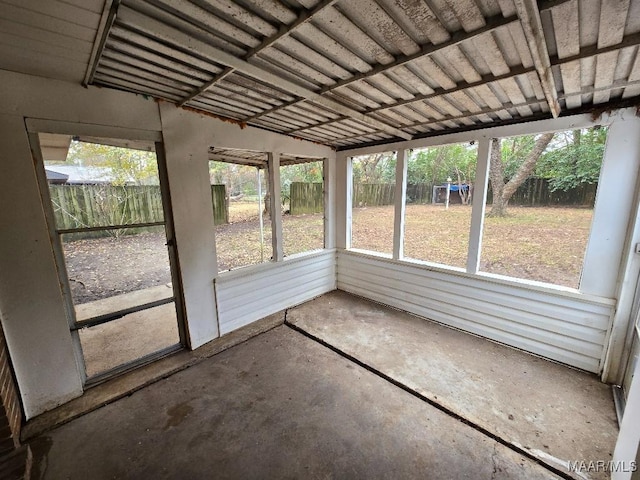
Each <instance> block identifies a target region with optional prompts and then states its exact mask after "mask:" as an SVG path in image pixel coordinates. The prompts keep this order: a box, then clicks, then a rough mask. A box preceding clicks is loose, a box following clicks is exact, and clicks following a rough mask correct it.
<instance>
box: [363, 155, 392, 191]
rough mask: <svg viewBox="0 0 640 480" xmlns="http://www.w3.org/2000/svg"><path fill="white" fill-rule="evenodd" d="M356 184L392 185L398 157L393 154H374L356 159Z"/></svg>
mask: <svg viewBox="0 0 640 480" xmlns="http://www.w3.org/2000/svg"><path fill="white" fill-rule="evenodd" d="M352 165H353V182H354V183H370V184H372V183H392V182H393V179H394V178H395V174H396V156H395V154H394V153H393V152H385V153H374V154H372V155H363V156H361V157H356V158H354V161H353V164H352Z"/></svg>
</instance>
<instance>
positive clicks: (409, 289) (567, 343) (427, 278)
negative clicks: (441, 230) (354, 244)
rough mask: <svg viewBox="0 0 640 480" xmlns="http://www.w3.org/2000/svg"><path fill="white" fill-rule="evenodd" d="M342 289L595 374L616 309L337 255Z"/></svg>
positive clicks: (572, 297)
mask: <svg viewBox="0 0 640 480" xmlns="http://www.w3.org/2000/svg"><path fill="white" fill-rule="evenodd" d="M337 284H338V288H339V289H340V290H344V291H347V292H350V293H353V294H356V295H360V296H362V297H365V298H369V299H371V300H374V301H377V302H380V303H383V304H386V305H389V306H392V307H396V308H399V309H401V310H405V311H407V312H410V313H413V314H416V315H419V316H422V317H425V318H429V319H432V320H435V321H437V322H440V323H443V324H446V325H449V326H452V327H455V328H460V329H461V330H465V331H468V332H471V333H474V334H477V335H481V336H483V337H487V338H489V339H492V340H496V341H498V342H501V343H505V344H507V345H511V346H513V347H516V348H520V349H522V350H525V351H528V352H531V353H535V354H538V355H541V356H543V357H546V358H550V359H552V360H556V361H558V362H562V363H565V364H567V365H571V366H574V367H577V368H581V369H583V370H587V371H590V372H594V373H599V371H600V368H601V365H600V362H601V357H602V354H603V351H604V346H605V343H606V337H607V332H608V330H609V325H610V321H611V317H612V314H613V304H612V302H611V301H608V300H602V301H600V300H598V299H594V298H593V297H589V298H587V297H585V298H584V299H582V298H580V296H579V295H575V294H573V295H572V294H564V293H563V292H557V293H556V292H546V291H541V290H536V289H530V288H527V287H526V286H519V285H508V284H505V283H500V282H493V281H491V280H489V279H484V278H471V277H469V276H465V275H456V274H453V273H446V272H442V271H433V270H429V269H428V268H427V267H422V266H413V265H407V264H399V263H398V262H394V261H392V260H386V259H383V258H375V257H372V256H366V255H363V254H358V253H355V252H339V253H338V258H337Z"/></svg>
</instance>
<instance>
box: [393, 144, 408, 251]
mask: <svg viewBox="0 0 640 480" xmlns="http://www.w3.org/2000/svg"><path fill="white" fill-rule="evenodd" d="M406 193H407V151H406V150H398V152H397V160H396V187H395V195H394V205H395V211H394V217H393V258H394V260H398V259H400V258H402V257H403V256H404V252H403V250H404V212H405V206H406V197H407V195H406Z"/></svg>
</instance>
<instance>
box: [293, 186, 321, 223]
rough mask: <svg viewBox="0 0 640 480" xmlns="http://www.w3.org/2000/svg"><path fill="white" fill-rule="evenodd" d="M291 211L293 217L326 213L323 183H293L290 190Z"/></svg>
mask: <svg viewBox="0 0 640 480" xmlns="http://www.w3.org/2000/svg"><path fill="white" fill-rule="evenodd" d="M289 209H290V213H291V215H301V214H305V213H322V212H323V211H324V192H323V191H322V183H305V182H292V183H291V188H290V190H289Z"/></svg>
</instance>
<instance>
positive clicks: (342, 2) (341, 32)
mask: <svg viewBox="0 0 640 480" xmlns="http://www.w3.org/2000/svg"><path fill="white" fill-rule="evenodd" d="M0 4H2V8H0V68H6V69H10V70H17V71H25V72H27V73H36V74H41V75H45V76H50V77H54V78H66V79H70V80H74V81H80V82H83V83H87V84H97V85H103V86H108V87H113V88H119V89H123V90H128V91H132V92H136V93H141V94H146V95H150V96H153V97H157V98H162V99H165V100H168V101H172V102H175V103H176V104H178V105H181V106H185V107H189V108H194V109H197V110H201V111H205V112H208V113H212V114H215V115H219V116H221V117H225V118H230V119H234V120H237V121H238V122H241V123H244V124H249V125H253V126H256V127H260V128H265V129H268V130H272V131H277V132H280V133H284V134H287V135H291V136H295V137H299V138H304V139H308V140H311V141H315V142H319V143H322V144H326V145H331V146H333V147H336V148H339V149H344V148H352V147H355V146H361V145H364V144H371V143H386V142H389V141H392V140H397V139H398V138H404V139H408V138H416V137H421V136H430V135H437V134H438V133H441V132H445V131H451V130H458V129H472V128H477V127H479V126H486V125H496V124H501V123H510V122H517V121H523V120H528V119H534V118H535V119H537V118H545V117H551V116H557V115H558V114H562V113H566V112H572V111H582V110H584V109H588V108H594V107H598V106H600V107H610V106H614V105H616V104H619V103H620V102H626V103H628V104H633V103H634V101H635V100H636V97H637V96H638V95H640V57H639V55H638V45H639V44H640V0H608V1H600V0H541V1H540V2H538V3H536V2H535V0H455V1H454V0H236V1H231V0H216V1H213V0H190V1H189V0H107V1H106V3H105V2H104V1H99V0H90V1H87V2H84V1H80V0H67V2H65V3H63V2H62V1H61V0H51V1H50V2H46V3H45V2H38V1H37V0H24V1H18V0H0ZM25 51H26V52H27V53H28V55H24V53H25ZM20 53H22V55H20ZM52 54H53V55H57V57H58V58H59V59H60V62H58V63H56V62H55V61H52V60H51V58H50V57H51V55H52ZM40 57H42V58H40ZM45 57H47V58H46V59H45ZM54 60H55V59H54ZM40 61H41V63H38V62H40ZM60 63H61V64H62V66H61V65H60ZM65 66H66V67H67V68H64V67H65ZM80 67H83V68H80Z"/></svg>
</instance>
